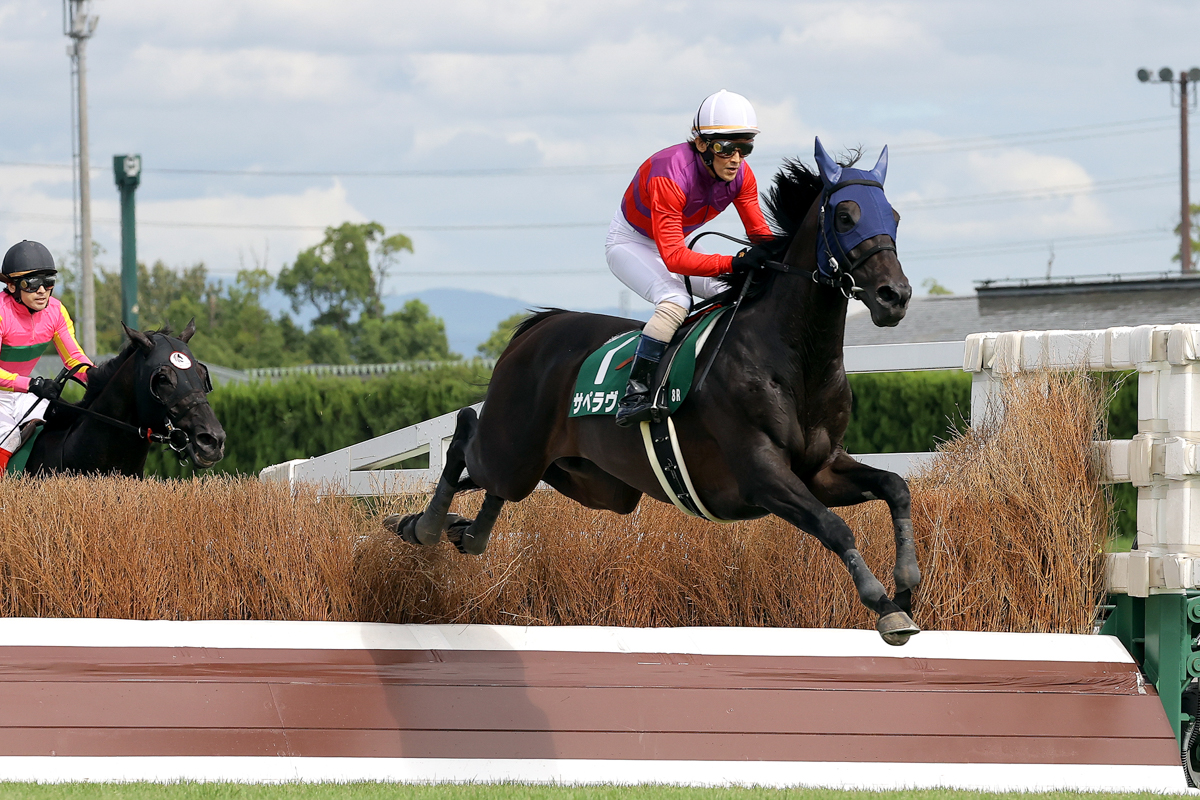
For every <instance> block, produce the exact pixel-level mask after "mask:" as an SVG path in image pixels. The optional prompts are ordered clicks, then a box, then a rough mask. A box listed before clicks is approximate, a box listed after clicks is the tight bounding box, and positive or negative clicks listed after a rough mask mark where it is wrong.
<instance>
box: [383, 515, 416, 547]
mask: <svg viewBox="0 0 1200 800" xmlns="http://www.w3.org/2000/svg"><path fill="white" fill-rule="evenodd" d="M420 518H421V515H420V514H405V515H404V516H400V515H399V514H391V515H389V516H387V517H384V518H383V527H385V528H387V529H388V530H389V531H391V532H392V533H394V534H396V535H397V536H399V537H400V538H401V539H403V540H404V541H406V542H408V543H409V544H420V543H421V542H420V540H419V539H417V520H419V519H420Z"/></svg>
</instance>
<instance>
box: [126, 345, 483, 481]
mask: <svg viewBox="0 0 1200 800" xmlns="http://www.w3.org/2000/svg"><path fill="white" fill-rule="evenodd" d="M488 377H489V372H488V371H487V370H485V369H483V368H482V367H480V366H479V365H473V364H471V363H470V362H468V363H466V364H464V365H462V366H445V367H438V368H436V369H431V370H428V371H419V372H393V373H391V374H389V375H387V376H384V377H378V378H369V379H367V380H354V379H348V378H316V377H312V376H308V375H301V376H296V377H291V378H286V379H283V380H280V381H278V382H276V383H252V384H227V385H224V386H219V387H217V388H216V389H215V390H214V391H213V392H212V394H210V395H209V402H210V403H211V404H212V407H213V411H215V412H216V414H217V418H218V419H219V420H221V425H222V426H223V427H224V428H225V437H226V438H225V458H224V459H223V460H221V461H220V462H219V463H218V464H217V465H216V466H215V467H213V471H215V472H238V473H250V474H257V473H258V471H259V470H261V469H262V468H263V467H266V466H269V465H271V464H279V463H282V462H284V461H288V460H290V459H293V458H310V457H312V456H319V455H323V454H325V453H328V452H330V451H331V450H337V449H339V448H342V447H346V446H348V445H351V444H355V443H357V442H361V441H364V440H366V439H370V438H372V437H374V436H380V435H382V434H385V433H388V432H389V431H394V430H397V429H399V428H404V427H406V426H408V425H412V424H414V423H417V422H421V421H422V420H426V419H429V418H431V417H436V416H438V415H439V414H445V413H446V412H448V411H454V410H455V409H458V408H462V407H463V406H467V405H471V404H472V403H478V402H479V401H480V400H482V399H483V395H484V392H485V390H486V388H487V380H488ZM190 473H191V470H190V468H189V467H183V466H181V465H180V464H179V463H178V462H177V461H176V460H175V459H174V458H173V457H171V454H170V453H169V452H168V451H165V450H160V449H158V448H154V449H152V450H151V451H150V458H149V459H147V462H146V474H147V475H160V476H164V477H177V476H180V475H188V474H190Z"/></svg>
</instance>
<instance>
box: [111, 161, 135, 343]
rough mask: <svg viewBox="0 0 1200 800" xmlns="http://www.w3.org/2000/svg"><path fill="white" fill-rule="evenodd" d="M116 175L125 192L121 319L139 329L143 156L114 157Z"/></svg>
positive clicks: (122, 210) (122, 208) (123, 193)
mask: <svg viewBox="0 0 1200 800" xmlns="http://www.w3.org/2000/svg"><path fill="white" fill-rule="evenodd" d="M113 176H114V177H115V178H116V181H117V189H119V190H120V192H121V320H122V321H123V322H124V323H125V324H126V325H128V326H129V327H130V328H133V329H135V330H136V329H137V326H138V272H137V222H136V217H135V213H134V209H135V205H134V191H135V190H136V189H137V187H138V184H139V183H141V179H142V157H141V156H138V155H127V156H113Z"/></svg>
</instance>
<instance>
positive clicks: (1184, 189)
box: [1179, 70, 1200, 273]
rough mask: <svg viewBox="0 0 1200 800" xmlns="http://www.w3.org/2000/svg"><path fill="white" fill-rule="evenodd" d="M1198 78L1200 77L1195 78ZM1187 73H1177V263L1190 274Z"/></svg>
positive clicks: (1190, 222)
mask: <svg viewBox="0 0 1200 800" xmlns="http://www.w3.org/2000/svg"><path fill="white" fill-rule="evenodd" d="M1197 77H1200V76H1197ZM1187 115H1188V73H1187V72H1184V71H1182V70H1180V72H1179V203H1180V209H1181V210H1180V212H1179V219H1180V228H1179V234H1180V236H1179V263H1180V264H1182V265H1183V271H1184V273H1188V272H1192V271H1193V270H1192V205H1191V202H1190V201H1189V199H1188V129H1187Z"/></svg>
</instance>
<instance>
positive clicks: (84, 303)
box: [63, 0, 99, 355]
mask: <svg viewBox="0 0 1200 800" xmlns="http://www.w3.org/2000/svg"><path fill="white" fill-rule="evenodd" d="M91 8H92V2H91V0H63V33H65V34H66V35H67V36H69V37H71V40H72V42H71V44H69V45H67V55H69V56H70V57H71V67H72V72H73V73H74V76H75V86H74V88H75V100H76V103H77V105H78V110H77V111H76V123H77V124H76V129H75V131H73V133H74V134H75V140H76V148H77V149H76V152H78V154H79V162H78V167H77V168H78V170H79V174H78V177H79V180H78V183H79V219H80V226H79V241H78V243H77V244H78V247H79V264H80V270H79V271H80V276H79V277H80V281H79V282H80V286H79V345H80V347H82V348H83V351H84V352H85V353H89V354H92V355H94V354H95V352H96V283H95V279H94V278H93V276H92V266H93V265H92V181H91V163H90V161H89V158H88V113H87V43H88V39H90V38H92V34H93V33H95V31H96V23H97V22H98V21H99V17H97V16H96V15H95V14H92V13H90V12H91Z"/></svg>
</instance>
